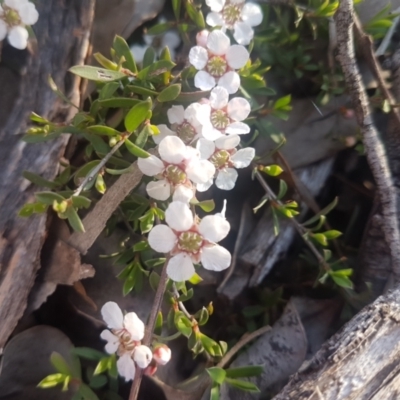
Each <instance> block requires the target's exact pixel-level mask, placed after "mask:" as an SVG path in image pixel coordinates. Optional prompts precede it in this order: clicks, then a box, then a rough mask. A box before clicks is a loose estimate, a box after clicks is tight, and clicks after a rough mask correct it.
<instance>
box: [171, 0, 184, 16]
mask: <svg viewBox="0 0 400 400" xmlns="http://www.w3.org/2000/svg"><path fill="white" fill-rule="evenodd" d="M181 5H182V0H172V8H173V10H174V14H175V18H176V19H177V20H179V17H180V14H181Z"/></svg>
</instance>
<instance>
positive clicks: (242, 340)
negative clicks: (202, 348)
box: [217, 325, 271, 368]
mask: <svg viewBox="0 0 400 400" xmlns="http://www.w3.org/2000/svg"><path fill="white" fill-rule="evenodd" d="M270 330H271V327H270V326H269V325H267V326H263V327H262V328H260V329H257V330H256V331H254V332H252V333H248V334H245V335H243V336H242V337H241V338H240V340H239V341H238V342H237V343H236V344H235V345H234V346H233V347H232V348H231V349H230V350H229V351H228V352H227V353H226V354H225V355H224V357H223V358H222V360H221V361H220V362H219V363H218V364H217V367H220V368H224V367H225V366H226V365H227V364H229V362H230V361H231V359H232V358H233V357H234V356H235V355H236V353H237V352H238V351H240V350H241V349H242V348H243V347H244V346H246V344H248V343H250V342H251V341H253V340H254V339H257V338H258V337H259V336H261V335H264V333H267V332H269V331H270Z"/></svg>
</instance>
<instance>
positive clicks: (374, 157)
mask: <svg viewBox="0 0 400 400" xmlns="http://www.w3.org/2000/svg"><path fill="white" fill-rule="evenodd" d="M335 22H336V30H337V38H338V60H339V62H340V64H341V66H342V69H343V73H344V76H345V81H346V85H347V88H348V91H349V94H350V97H351V100H352V102H353V106H354V109H355V113H356V117H357V121H358V124H359V125H360V129H361V133H362V135H363V142H364V146H365V150H366V155H367V159H368V162H369V165H370V167H371V170H372V173H373V175H374V178H375V181H376V183H377V188H378V194H379V197H380V200H381V205H382V212H383V219H384V224H383V230H384V235H385V239H386V242H387V245H388V247H389V249H390V255H391V259H392V270H393V273H394V275H395V276H394V277H395V281H397V282H399V281H400V233H399V226H398V220H397V215H398V209H397V198H396V191H395V187H394V183H393V178H392V174H391V171H390V168H389V163H388V158H387V155H386V150H385V148H384V145H383V143H382V141H381V140H380V138H379V134H378V131H377V129H376V128H375V126H374V123H373V121H372V116H371V110H370V107H369V102H368V98H367V95H366V92H365V88H364V86H363V84H362V80H361V76H360V72H359V70H358V67H357V62H356V59H355V54H354V40H353V26H354V25H355V15H354V9H353V3H352V0H341V1H340V5H339V8H338V11H337V13H336V15H335ZM359 29H360V28H359V26H356V31H357V32H359ZM363 38H364V39H363V40H364V43H367V42H366V41H367V40H370V39H369V38H368V37H366V38H365V37H363ZM368 46H369V47H370V44H369V45H368ZM375 61H376V60H375V58H371V59H370V62H371V63H372V62H373V63H374V68H375V67H376V69H375V73H378V72H379V65H378V64H375ZM379 85H380V89H381V91H382V93H383V94H385V95H386V94H387V92H388V91H387V89H386V86H385V85H384V84H383V83H382V80H381V82H380V84H379ZM381 86H382V87H381ZM389 94H390V93H389ZM390 96H391V95H390ZM390 98H391V97H390ZM391 104H393V103H391ZM396 115H397V114H396Z"/></svg>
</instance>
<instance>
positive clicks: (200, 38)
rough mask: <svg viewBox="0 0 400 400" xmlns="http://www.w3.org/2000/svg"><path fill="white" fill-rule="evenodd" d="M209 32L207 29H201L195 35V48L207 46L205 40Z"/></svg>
mask: <svg viewBox="0 0 400 400" xmlns="http://www.w3.org/2000/svg"><path fill="white" fill-rule="evenodd" d="M209 34H210V32H209V31H208V30H207V29H203V30H202V31H200V32H199V33H198V34H197V35H196V43H197V46H201V47H206V46H207V38H208V35H209Z"/></svg>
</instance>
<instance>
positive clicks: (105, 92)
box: [99, 82, 119, 100]
mask: <svg viewBox="0 0 400 400" xmlns="http://www.w3.org/2000/svg"><path fill="white" fill-rule="evenodd" d="M118 88H119V82H108V83H106V84H104V86H103V87H102V88H101V90H100V92H99V99H100V100H105V99H109V98H110V97H111V96H112V95H113V94H114V93H115V92H116V91H117V90H118Z"/></svg>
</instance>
